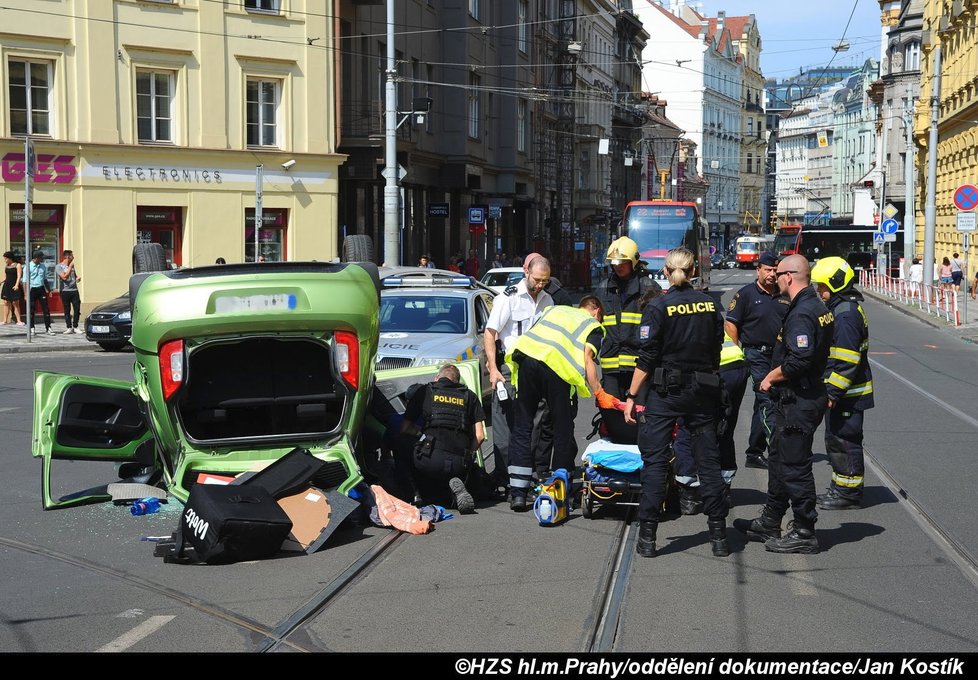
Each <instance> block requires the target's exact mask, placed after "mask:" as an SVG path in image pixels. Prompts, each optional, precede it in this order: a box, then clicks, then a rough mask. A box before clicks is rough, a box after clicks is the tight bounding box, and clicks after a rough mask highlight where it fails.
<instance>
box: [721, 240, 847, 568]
mask: <svg viewBox="0 0 978 680" xmlns="http://www.w3.org/2000/svg"><path fill="white" fill-rule="evenodd" d="M810 274H811V269H810V268H809V266H808V260H806V259H805V258H804V257H803V256H801V255H791V256H789V257H786V258H785V259H783V260H782V261H781V262H780V263H779V264H778V273H777V277H778V285H779V286H780V288H781V291H782V292H783V293H787V295H788V297H790V298H791V304H790V305H788V311H787V313H786V314H785V317H784V321H783V322H782V325H781V332H780V333H779V334H778V339H777V342H776V343H775V344H774V353H773V354H772V364H773V365H774V368H773V369H771V372H770V373H768V374H767V377H766V378H764V380H762V381H761V385H760V388H759V389H760V390H761V391H763V392H770V393H771V397H772V399H773V401H774V447H773V448H772V449H771V451H770V457H769V458H768V479H767V503H766V504H765V505H764V508H763V510H761V515H760V517H756V518H754V519H752V520H749V521H748V520H737V521H736V522H734V527H735V528H737V529H738V530H740V531H743V532H744V533H746V534H747V538H748V539H749V540H752V541H764V548H765V549H766V550H768V551H770V552H776V553H805V554H814V553H817V552H818V551H819V546H818V540H817V539H816V537H815V521H816V520H817V519H818V511H817V510H816V509H815V477H814V475H813V474H812V440H813V439H814V438H815V430H816V429H818V425H819V423H821V422H822V416H824V415H825V407H826V403H827V397H826V393H825V383H824V382H822V380H823V373H824V371H825V366H826V363H827V362H828V358H829V345H830V344H831V342H832V326H833V323H832V312H830V311H829V310H828V309H826V307H825V305H824V304H823V303H822V300H821V299H820V298H819V296H818V294H817V293H816V292H815V289H814V288H812V287H811V285H810V283H811V281H810ZM789 501H790V502H791V509H792V511H793V512H794V520H793V521H792V522H790V523H789V524H788V532H787V533H786V534H785V535H784V536H782V535H781V519H782V518H783V517H784V515H785V513H786V512H787V511H788V502H789Z"/></svg>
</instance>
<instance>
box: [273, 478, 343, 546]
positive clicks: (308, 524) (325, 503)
mask: <svg viewBox="0 0 978 680" xmlns="http://www.w3.org/2000/svg"><path fill="white" fill-rule="evenodd" d="M278 504H279V507H281V508H282V510H284V511H285V514H286V515H288V516H289V519H291V520H292V532H291V533H290V534H289V537H288V538H287V539H286V540H285V541H284V542H283V543H282V550H284V551H287V552H304V553H306V554H307V555H311V554H312V553H314V552H316V551H317V550H319V549H320V548H321V547H322V546H323V544H324V543H325V542H326V540H327V539H328V538H329V537H330V536H332V535H333V532H334V531H336V528H337V527H338V526H339V525H340V524H341V523H342V522H343V520H344V519H346V518H347V516H348V515H349V514H350V513H351V512H353V511H354V510H355V509H356V508H357V506H359V503H357V502H356V501H355V500H353V499H352V498H349V497H348V496H346V495H345V494H342V493H339V492H338V491H327V492H323V491H320V490H319V489H317V488H315V487H312V486H310V487H308V488H307V489H305V490H304V491H300V492H299V493H297V494H294V495H292V496H285V497H283V498H280V499H279V500H278Z"/></svg>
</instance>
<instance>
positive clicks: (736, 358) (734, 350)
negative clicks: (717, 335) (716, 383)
mask: <svg viewBox="0 0 978 680" xmlns="http://www.w3.org/2000/svg"><path fill="white" fill-rule="evenodd" d="M746 363H747V359H746V358H745V357H744V350H742V349H741V348H740V345H738V344H737V343H736V342H734V341H733V340H731V339H730V336H729V335H727V334H726V333H724V334H723V346H722V347H721V348H720V370H721V371H726V370H729V369H731V368H737V367H738V366H740V365H742V364H746Z"/></svg>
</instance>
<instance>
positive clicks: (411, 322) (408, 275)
mask: <svg viewBox="0 0 978 680" xmlns="http://www.w3.org/2000/svg"><path fill="white" fill-rule="evenodd" d="M380 279H381V293H380V343H379V345H378V348H377V364H376V369H377V370H388V369H392V368H407V367H414V366H440V365H442V364H446V363H455V362H459V361H465V360H467V359H473V358H478V359H479V366H480V369H481V373H482V388H483V391H484V392H486V394H488V392H487V390H489V374H488V371H487V370H486V357H485V351H484V349H483V335H482V334H483V331H484V330H485V327H486V322H487V321H488V320H489V312H490V310H491V309H492V299H493V297H494V296H495V294H496V292H495V291H494V290H492V289H491V288H489V287H487V286H484V285H483V284H481V283H479V282H478V281H476V280H475V279H473V278H472V277H469V276H465V275H463V274H459V273H458V272H450V271H444V270H441V269H423V268H421V267H382V268H381V269H380Z"/></svg>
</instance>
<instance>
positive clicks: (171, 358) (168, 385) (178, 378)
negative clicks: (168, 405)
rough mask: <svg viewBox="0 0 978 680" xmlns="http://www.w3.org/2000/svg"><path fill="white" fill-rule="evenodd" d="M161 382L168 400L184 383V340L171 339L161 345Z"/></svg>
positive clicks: (164, 396) (164, 395)
mask: <svg viewBox="0 0 978 680" xmlns="http://www.w3.org/2000/svg"><path fill="white" fill-rule="evenodd" d="M160 382H161V383H162V385H163V398H164V399H166V400H169V399H170V397H172V396H173V393H174V392H176V391H177V390H178V389H179V388H180V385H182V384H183V340H170V342H167V343H165V344H163V345H162V346H161V347H160Z"/></svg>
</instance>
